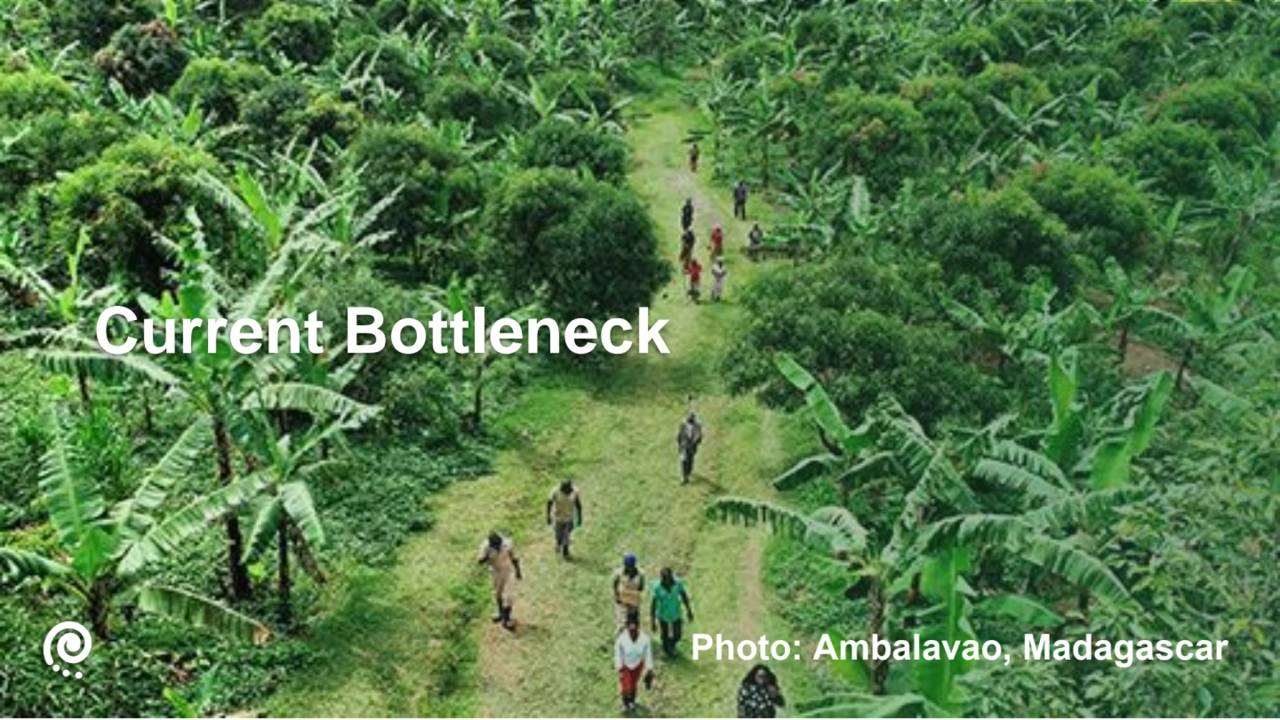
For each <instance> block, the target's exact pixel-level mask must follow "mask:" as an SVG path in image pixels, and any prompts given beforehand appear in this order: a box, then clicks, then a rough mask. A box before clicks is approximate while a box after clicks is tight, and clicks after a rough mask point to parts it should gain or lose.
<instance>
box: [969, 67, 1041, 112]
mask: <svg viewBox="0 0 1280 720" xmlns="http://www.w3.org/2000/svg"><path fill="white" fill-rule="evenodd" d="M973 84H974V88H976V89H977V91H978V92H979V93H980V94H981V95H984V96H988V95H989V96H991V97H994V98H995V99H997V100H999V101H1000V102H1003V103H1004V104H1006V105H1012V104H1014V103H1016V102H1019V101H1025V102H1029V103H1031V104H1032V105H1042V104H1044V103H1047V102H1049V100H1051V99H1052V98H1053V94H1052V93H1051V92H1049V86H1048V85H1047V84H1045V81H1044V80H1041V79H1040V77H1039V76H1038V75H1037V74H1036V73H1035V71H1033V70H1031V69H1030V68H1026V67H1023V66H1022V65H1015V64H1013V63H994V64H991V65H988V66H987V67H986V69H985V70H983V71H982V72H981V73H979V74H978V75H977V76H976V77H975V78H974V79H973ZM985 106H986V104H985V103H984V107H985ZM991 113H994V109H992V110H991Z"/></svg>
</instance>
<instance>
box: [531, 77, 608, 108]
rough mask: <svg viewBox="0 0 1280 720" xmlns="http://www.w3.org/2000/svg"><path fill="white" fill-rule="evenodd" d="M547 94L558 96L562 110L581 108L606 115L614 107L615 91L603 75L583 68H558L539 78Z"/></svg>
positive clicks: (557, 104)
mask: <svg viewBox="0 0 1280 720" xmlns="http://www.w3.org/2000/svg"><path fill="white" fill-rule="evenodd" d="M538 84H539V86H540V87H541V88H542V91H543V92H545V93H546V94H547V95H549V96H552V97H556V98H557V101H556V107H558V108H559V109H561V110H581V111H584V112H591V111H592V110H594V111H595V112H597V113H599V114H601V115H605V114H607V113H608V112H609V111H610V110H611V109H612V108H613V102H614V99H613V91H612V90H610V89H609V82H608V81H607V80H605V79H604V77H603V76H601V75H598V74H596V73H591V72H586V71H583V70H557V71H555V72H549V73H547V74H545V75H542V76H540V77H539V78H538Z"/></svg>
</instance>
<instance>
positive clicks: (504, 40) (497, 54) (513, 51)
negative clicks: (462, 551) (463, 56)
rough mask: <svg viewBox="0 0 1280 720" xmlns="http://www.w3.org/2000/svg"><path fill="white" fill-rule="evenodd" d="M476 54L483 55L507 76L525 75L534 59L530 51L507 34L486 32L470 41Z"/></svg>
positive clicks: (471, 47)
mask: <svg viewBox="0 0 1280 720" xmlns="http://www.w3.org/2000/svg"><path fill="white" fill-rule="evenodd" d="M470 50H471V52H472V54H474V55H477V56H479V55H483V56H484V57H486V58H488V59H489V62H491V63H493V65H494V67H496V68H498V70H499V71H500V72H501V73H502V74H503V75H505V76H507V77H520V78H522V77H524V76H525V74H526V73H527V72H528V71H529V62H530V60H531V59H532V58H531V56H530V54H529V51H528V50H527V49H526V48H525V47H524V46H523V45H521V44H520V43H518V42H516V41H515V40H512V39H511V38H509V37H507V36H506V35H500V34H497V33H485V34H483V35H479V36H477V37H476V38H475V39H474V40H472V41H471V43H470Z"/></svg>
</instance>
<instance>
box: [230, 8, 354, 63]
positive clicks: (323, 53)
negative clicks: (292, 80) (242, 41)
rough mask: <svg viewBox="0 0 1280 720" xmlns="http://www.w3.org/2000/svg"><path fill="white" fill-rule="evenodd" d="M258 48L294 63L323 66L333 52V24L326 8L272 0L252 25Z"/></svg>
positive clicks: (253, 38) (251, 32) (252, 35)
mask: <svg viewBox="0 0 1280 720" xmlns="http://www.w3.org/2000/svg"><path fill="white" fill-rule="evenodd" d="M249 37H250V39H251V40H252V41H253V43H254V45H256V46H257V47H258V48H260V49H263V50H268V51H273V52H278V53H280V54H281V55H283V56H285V57H286V58H288V59H289V60H290V61H292V62H296V63H305V64H307V65H319V64H320V63H323V62H324V61H325V60H327V59H328V58H329V55H331V54H332V53H333V25H332V24H331V23H330V21H329V14H328V13H327V12H325V11H324V10H323V9H321V8H318V7H313V6H309V5H301V4H298V3H292V2H277V3H272V5H271V6H270V7H268V8H267V9H266V11H265V12H264V13H262V14H261V15H259V16H258V17H257V18H255V19H254V20H253V21H252V22H251V23H250V25H249Z"/></svg>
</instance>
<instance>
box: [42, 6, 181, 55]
mask: <svg viewBox="0 0 1280 720" xmlns="http://www.w3.org/2000/svg"><path fill="white" fill-rule="evenodd" d="M159 12H160V3H159V2H156V1H155V0H54V3H53V6H52V8H51V12H50V24H51V25H52V27H53V29H54V33H55V34H56V35H57V36H58V37H60V38H63V39H64V41H65V42H79V43H81V44H82V45H84V46H85V47H86V48H88V49H90V50H95V49H97V48H100V47H102V46H103V45H106V44H107V41H108V40H110V39H111V36H112V35H114V34H115V33H116V31H117V30H119V29H120V28H122V27H124V26H125V25H128V24H130V23H141V22H146V21H148V20H151V19H152V18H154V17H156V15H158V14H159Z"/></svg>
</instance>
